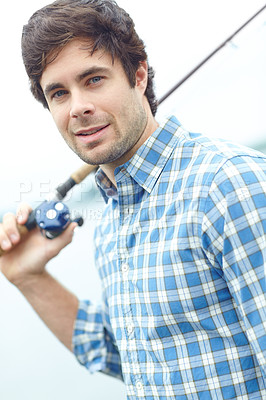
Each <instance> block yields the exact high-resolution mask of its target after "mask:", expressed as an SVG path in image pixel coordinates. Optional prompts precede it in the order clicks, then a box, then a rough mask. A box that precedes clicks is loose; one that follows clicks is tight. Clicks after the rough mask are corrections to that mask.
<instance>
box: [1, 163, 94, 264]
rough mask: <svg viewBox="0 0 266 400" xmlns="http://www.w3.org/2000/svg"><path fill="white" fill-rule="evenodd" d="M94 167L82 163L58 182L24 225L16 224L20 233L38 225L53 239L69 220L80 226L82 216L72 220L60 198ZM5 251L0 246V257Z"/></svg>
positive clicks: (66, 225) (23, 233)
mask: <svg viewBox="0 0 266 400" xmlns="http://www.w3.org/2000/svg"><path fill="white" fill-rule="evenodd" d="M95 168H96V166H95V165H89V164H84V165H82V166H81V167H80V168H79V169H77V170H76V171H74V172H73V173H72V174H71V175H70V177H69V178H68V179H67V180H66V181H65V182H64V183H62V184H60V185H59V186H58V187H56V188H55V190H54V191H52V192H51V193H49V194H48V196H47V198H46V199H45V200H44V201H43V202H42V203H41V204H40V205H39V206H38V207H37V208H35V209H34V210H33V211H32V212H31V213H30V215H29V218H28V220H27V222H26V223H25V225H17V229H18V231H19V233H20V235H21V236H24V235H25V234H26V233H28V232H29V231H30V230H32V229H34V228H36V227H39V228H40V230H41V232H42V233H43V234H44V235H45V236H46V237H47V238H48V239H54V238H55V237H57V236H58V235H60V234H61V233H62V232H63V231H64V230H65V229H66V228H67V227H68V225H69V224H70V223H71V222H77V224H78V225H79V226H82V225H83V218H82V217H81V216H79V217H76V218H75V219H73V220H72V219H71V213H70V210H69V208H68V206H67V205H66V204H65V203H64V202H62V200H63V199H64V198H65V196H66V195H67V193H68V192H69V191H70V189H72V188H73V187H74V186H75V185H77V184H79V183H80V182H82V181H83V180H84V179H85V178H86V177H87V176H88V175H89V174H90V173H91V172H92V171H93V170H94V169H95ZM5 253H6V251H4V250H2V249H1V248H0V257H1V256H2V255H3V254H5Z"/></svg>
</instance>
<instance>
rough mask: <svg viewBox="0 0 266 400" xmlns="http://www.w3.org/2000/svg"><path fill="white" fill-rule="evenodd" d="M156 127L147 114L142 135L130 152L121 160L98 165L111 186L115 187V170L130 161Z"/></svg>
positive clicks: (155, 123) (156, 123)
mask: <svg viewBox="0 0 266 400" xmlns="http://www.w3.org/2000/svg"><path fill="white" fill-rule="evenodd" d="M158 126H159V124H158V122H157V121H156V120H155V118H154V117H153V115H152V114H151V113H150V114H148V116H147V123H146V126H145V129H144V131H143V133H142V135H141V136H140V138H139V140H138V141H137V143H136V144H135V146H134V147H133V148H132V149H131V150H130V151H128V152H127V153H125V154H124V156H123V157H122V158H120V159H119V160H116V161H113V162H112V163H108V164H103V165H100V167H101V168H102V170H103V171H104V173H105V174H106V176H107V177H108V178H109V179H110V181H111V182H112V183H113V185H115V186H116V181H115V175H114V172H115V169H116V168H117V167H118V166H119V165H123V164H124V163H126V162H127V161H129V160H130V159H131V157H133V155H134V154H135V153H136V151H137V150H138V149H139V148H140V146H142V144H143V143H144V142H145V141H146V140H147V139H148V138H149V137H150V136H151V135H152V134H153V132H154V131H155V130H156V129H157V128H158Z"/></svg>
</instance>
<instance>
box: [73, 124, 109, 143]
mask: <svg viewBox="0 0 266 400" xmlns="http://www.w3.org/2000/svg"><path fill="white" fill-rule="evenodd" d="M109 126H110V124H107V125H101V126H96V127H93V128H89V129H82V130H80V131H78V132H76V133H75V137H76V138H77V139H78V141H79V142H80V144H81V145H85V146H95V145H97V144H99V143H100V142H101V141H102V140H103V138H104V137H105V135H106V134H108V132H109V130H108V128H109Z"/></svg>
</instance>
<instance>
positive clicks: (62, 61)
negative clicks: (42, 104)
mask: <svg viewBox="0 0 266 400" xmlns="http://www.w3.org/2000/svg"><path fill="white" fill-rule="evenodd" d="M92 47H93V44H92V42H91V41H88V40H80V39H75V40H72V41H71V42H69V43H68V44H67V45H66V46H65V47H64V48H63V49H62V50H61V51H60V52H59V53H58V54H55V53H52V54H51V55H50V56H49V57H48V59H47V60H48V62H47V65H46V67H45V69H44V71H43V74H42V77H41V79H40V84H41V86H42V87H43V85H44V83H47V81H49V80H52V81H54V80H58V79H59V78H60V77H61V76H63V75H64V76H67V75H69V76H70V75H71V74H75V73H77V74H78V73H79V72H80V71H81V70H82V69H83V68H84V67H86V68H90V67H91V66H98V67H103V68H105V69H109V70H110V71H111V70H113V69H114V68H115V69H117V68H118V69H119V68H122V66H121V64H120V62H119V60H117V59H115V60H112V57H111V55H110V54H108V53H106V52H105V51H104V50H96V51H95V52H94V53H93V54H91V50H92Z"/></svg>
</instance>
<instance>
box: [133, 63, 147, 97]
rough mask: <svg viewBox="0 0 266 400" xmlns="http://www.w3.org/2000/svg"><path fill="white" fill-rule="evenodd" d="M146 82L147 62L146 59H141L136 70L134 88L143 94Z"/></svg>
mask: <svg viewBox="0 0 266 400" xmlns="http://www.w3.org/2000/svg"><path fill="white" fill-rule="evenodd" d="M147 84H148V63H147V61H141V62H140V63H139V67H138V69H137V71H136V88H138V89H139V90H140V91H141V92H142V93H143V94H144V93H145V90H146V88H147Z"/></svg>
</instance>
